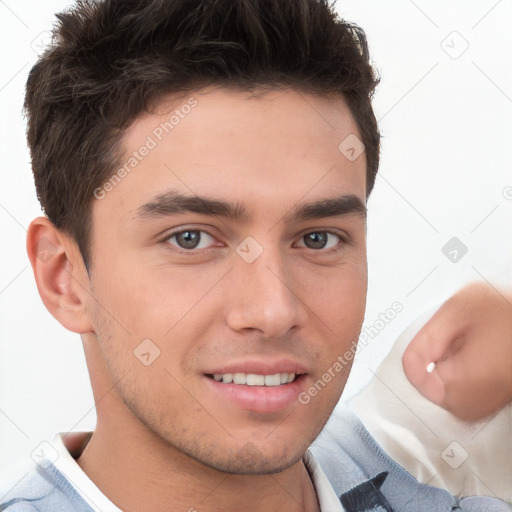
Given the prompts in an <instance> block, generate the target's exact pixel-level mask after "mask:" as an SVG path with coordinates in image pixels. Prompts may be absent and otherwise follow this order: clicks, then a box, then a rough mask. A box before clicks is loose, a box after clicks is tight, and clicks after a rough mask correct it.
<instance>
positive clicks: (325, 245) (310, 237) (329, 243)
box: [301, 231, 344, 249]
mask: <svg viewBox="0 0 512 512" xmlns="http://www.w3.org/2000/svg"><path fill="white" fill-rule="evenodd" d="M301 240H303V241H304V245H305V246H306V247H307V248H308V249H332V248H334V247H336V245H338V244H339V243H340V242H344V240H343V238H342V237H341V236H340V235H338V234H336V233H331V232H329V231H312V232H311V233H307V234H305V235H303V236H302V238H301Z"/></svg>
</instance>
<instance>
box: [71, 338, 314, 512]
mask: <svg viewBox="0 0 512 512" xmlns="http://www.w3.org/2000/svg"><path fill="white" fill-rule="evenodd" d="M84 348H85V349H86V353H87V352H90V351H91V347H90V346H87V344H85V345H84ZM88 355H89V356H90V355H91V354H88ZM87 365H88V368H89V373H90V374H91V377H93V378H92V379H91V380H92V382H93V393H94V398H95V402H96V404H97V408H96V410H97V416H98V423H97V427H96V430H95V431H94V433H93V435H92V437H91V439H90V441H89V443H88V444H87V446H86V447H85V449H84V450H83V452H82V453H81V455H80V456H79V458H78V459H77V462H78V464H79V466H80V467H81V468H82V470H83V471H84V472H85V473H86V474H87V475H88V476H89V478H90V479H91V480H92V481H93V482H94V483H95V485H96V486H97V487H98V488H99V489H100V491H101V492H102V493H103V494H104V495H105V496H107V498H109V499H110V501H112V502H113V503H114V504H115V505H116V506H117V507H119V508H120V509H121V510H123V511H126V512H143V511H147V510H151V511H152V512H164V511H165V512H174V511H176V512H178V511H179V512H184V511H188V512H194V511H195V512H218V511H220V510H221V511H222V512H235V511H240V510H245V511H247V512H260V511H262V512H263V511H265V512H266V511H268V510H285V511H286V512H295V511H297V512H299V511H301V512H318V511H319V506H318V501H317V497H316V493H315V489H314V486H313V484H312V482H311V479H310V477H309V474H308V472H307V469H306V467H305V466H304V463H303V461H302V460H299V461H298V462H297V463H295V464H293V465H292V466H291V467H289V468H287V469H286V470H284V471H282V472H279V473H275V474H269V475H238V474H229V473H224V472H222V471H218V470H216V469H213V468H211V467H207V466H205V465H203V464H201V463H200V462H199V461H197V460H194V459H192V458H191V457H189V456H188V455H186V454H185V453H183V452H182V451H180V450H179V449H177V448H176V447H174V446H171V445H170V444H169V443H168V442H167V441H165V440H164V439H162V438H161V437H160V436H158V435H157V434H155V433H154V432H152V431H151V430H150V429H148V428H147V427H146V426H145V425H144V424H143V423H142V422H141V421H140V420H139V419H138V418H137V417H136V416H135V415H134V414H133V413H132V412H131V410H130V409H129V408H128V407H127V405H126V404H125V403H124V402H123V400H122V399H121V398H120V396H119V395H118V393H117V391H116V389H115V386H114V385H113V382H112V381H111V380H110V379H109V378H108V377H107V376H106V375H107V374H106V372H105V371H104V368H103V366H104V363H103V362H102V361H101V360H100V359H99V358H91V357H88V358H87Z"/></svg>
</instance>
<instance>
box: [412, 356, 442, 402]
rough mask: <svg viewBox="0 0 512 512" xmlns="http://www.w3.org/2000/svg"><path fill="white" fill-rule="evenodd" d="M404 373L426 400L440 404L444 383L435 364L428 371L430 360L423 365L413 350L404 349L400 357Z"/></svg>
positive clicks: (422, 361)
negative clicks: (427, 363)
mask: <svg viewBox="0 0 512 512" xmlns="http://www.w3.org/2000/svg"><path fill="white" fill-rule="evenodd" d="M402 364H403V368H404V373H405V375H406V377H407V379H408V380H409V382H410V383H411V384H412V385H413V386H414V387H415V388H416V389H417V390H418V391H419V392H420V393H421V394H422V395H423V396H424V397H425V398H427V399H428V400H430V401H431V402H433V403H435V404H437V405H442V404H443V403H444V400H445V392H446V390H445V385H444V382H443V380H442V379H441V377H440V376H439V373H438V371H437V367H436V365H434V368H432V371H428V369H429V367H431V365H432V362H431V363H430V364H429V365H425V362H424V360H423V358H422V357H420V356H419V355H418V354H417V353H416V352H415V351H413V350H411V351H406V352H405V353H404V355H403V358H402Z"/></svg>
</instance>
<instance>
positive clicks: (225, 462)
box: [198, 443, 306, 475]
mask: <svg viewBox="0 0 512 512" xmlns="http://www.w3.org/2000/svg"><path fill="white" fill-rule="evenodd" d="M305 451H306V449H304V450H303V451H302V450H297V448H295V449H294V451H293V453H290V452H289V450H288V449H287V448H286V447H282V449H281V450H280V451H279V452H276V451H275V449H274V451H273V452H271V453H267V452H265V453H263V452H262V451H261V450H260V449H259V448H258V447H257V446H256V445H254V444H253V443H246V444H245V445H244V446H243V447H242V448H241V449H240V450H238V451H236V452H231V454H230V456H229V457H226V456H225V454H226V452H224V456H220V455H218V454H214V453H210V454H208V457H201V458H200V459H198V460H199V462H201V464H203V465H205V466H208V467H210V468H212V469H216V470H217V471H221V472H223V473H229V474H232V475H270V474H274V473H280V472H282V471H284V470H286V469H288V468H289V467H291V466H293V465H294V464H296V463H297V462H298V461H299V460H300V459H301V458H302V457H303V455H304V452H305ZM216 455H217V457H216Z"/></svg>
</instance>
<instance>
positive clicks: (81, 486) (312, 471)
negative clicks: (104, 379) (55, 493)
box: [53, 432, 344, 512]
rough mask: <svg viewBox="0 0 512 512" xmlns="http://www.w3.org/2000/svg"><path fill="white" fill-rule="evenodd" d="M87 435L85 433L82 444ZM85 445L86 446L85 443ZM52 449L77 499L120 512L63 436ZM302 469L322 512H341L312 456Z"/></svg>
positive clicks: (95, 507)
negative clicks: (79, 462)
mask: <svg viewBox="0 0 512 512" xmlns="http://www.w3.org/2000/svg"><path fill="white" fill-rule="evenodd" d="M88 436H90V432H84V441H85V439H86V437H88ZM84 444H85V443H84ZM53 446H54V448H55V449H56V451H57V453H58V457H57V458H56V460H55V461H54V462H53V465H54V466H55V467H56V468H57V469H58V470H59V471H60V472H61V473H62V474H63V475H64V476H65V477H66V478H67V479H68V480H69V482H70V483H71V484H72V485H73V487H74V488H75V489H76V491H77V492H78V493H79V494H80V496H81V497H82V498H83V499H84V500H85V501H86V502H87V504H88V505H89V506H90V507H91V508H92V509H93V510H94V512H122V511H121V509H119V508H118V507H116V506H115V505H114V504H113V503H112V502H111V501H110V500H109V499H108V498H107V497H106V496H105V495H104V494H103V493H102V492H101V491H100V490H99V489H98V487H96V485H95V484H94V482H93V481H92V480H91V479H90V478H89V477H88V476H87V474H86V473H85V472H84V471H83V470H82V468H81V467H80V466H79V465H78V463H77V462H76V460H75V459H74V458H73V457H72V456H71V454H70V453H69V451H68V449H67V448H66V446H65V444H64V440H63V434H57V435H56V436H55V438H54V441H53ZM303 460H304V465H305V466H306V469H307V471H308V473H309V476H310V478H311V481H312V482H313V486H314V488H315V492H316V495H317V498H318V503H319V505H320V511H321V512H343V510H344V509H343V507H342V505H341V502H340V500H339V498H338V497H337V496H336V493H335V492H334V489H333V488H332V486H331V484H330V483H329V480H328V479H327V477H326V476H325V474H324V472H323V471H322V469H321V467H320V464H319V463H318V462H317V460H316V459H315V457H314V456H313V454H312V453H311V452H310V451H309V450H307V451H306V453H305V454H304V458H303Z"/></svg>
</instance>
